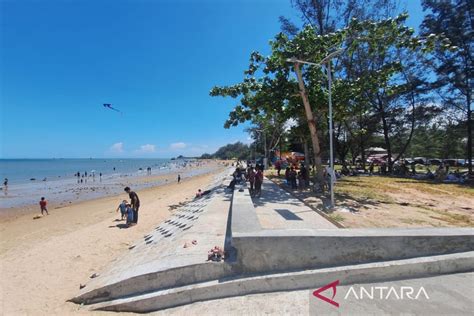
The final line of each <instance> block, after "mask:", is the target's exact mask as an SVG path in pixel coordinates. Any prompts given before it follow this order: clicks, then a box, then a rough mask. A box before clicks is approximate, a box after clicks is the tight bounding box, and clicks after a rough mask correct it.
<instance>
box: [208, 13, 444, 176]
mask: <svg viewBox="0 0 474 316" xmlns="http://www.w3.org/2000/svg"><path fill="white" fill-rule="evenodd" d="M406 18H407V15H400V16H398V17H396V18H394V19H386V20H382V21H378V22H373V21H358V20H356V19H353V20H352V21H351V22H350V24H349V25H348V26H347V27H346V28H344V29H340V30H338V31H335V32H332V33H330V34H325V35H318V34H317V32H316V31H315V30H314V29H313V28H312V27H311V26H310V25H308V26H306V27H305V28H304V29H302V30H301V31H299V32H298V33H297V34H296V35H294V36H291V37H290V36H288V35H286V34H284V33H279V34H278V35H277V36H276V37H275V39H274V40H273V41H272V42H271V48H272V53H271V55H270V56H268V57H264V56H262V55H261V54H259V53H258V52H254V53H252V55H251V58H250V65H249V68H248V70H246V71H245V72H244V74H245V78H244V80H243V82H241V83H238V84H235V85H232V86H225V87H214V88H213V89H212V90H211V92H210V94H211V96H224V97H226V96H230V97H232V98H236V99H237V98H240V104H239V105H237V106H236V107H235V108H234V110H233V111H231V113H230V114H229V119H228V120H227V121H226V123H225V127H230V126H235V125H238V124H239V123H243V122H245V121H251V120H254V119H258V118H261V117H268V116H273V115H277V116H280V118H297V117H301V115H302V113H303V115H304V113H305V114H306V118H307V125H308V128H309V130H310V136H311V140H312V144H313V153H314V161H315V164H316V169H317V174H318V178H319V179H318V180H319V181H320V183H321V182H323V181H322V165H321V150H320V141H319V138H320V136H319V133H320V131H318V129H317V126H324V124H325V123H324V121H326V120H327V119H326V118H325V113H327V93H328V91H327V89H326V88H325V87H326V86H327V84H326V74H325V73H324V72H323V71H322V69H321V68H320V67H306V66H304V67H300V65H299V64H298V63H297V64H289V63H288V62H287V60H288V59H291V58H293V57H296V58H297V59H298V60H306V61H320V60H322V59H323V58H324V57H325V56H327V55H328V54H329V53H330V52H331V51H332V50H333V49H334V47H344V49H345V50H346V53H345V54H346V55H347V56H348V58H353V56H357V55H360V56H365V55H368V56H369V57H370V58H369V59H367V62H366V65H367V66H368V67H367V68H361V69H359V73H360V76H358V77H354V76H351V77H348V76H347V75H345V73H346V72H345V69H344V68H341V67H339V68H338V67H337V66H336V67H333V69H335V71H336V72H339V73H338V76H337V77H338V78H339V82H337V81H336V82H335V83H336V85H335V90H334V92H335V93H334V99H335V100H337V99H339V100H344V99H348V98H353V99H356V100H358V101H359V103H355V105H357V104H360V103H362V102H365V103H367V104H369V105H371V109H373V110H374V112H375V114H376V115H378V117H379V118H380V119H381V121H382V123H383V126H384V135H385V136H386V137H385V138H386V142H389V133H390V131H391V126H392V121H393V122H394V121H395V119H394V118H395V117H396V115H397V114H399V113H401V112H400V111H399V110H397V111H395V110H394V108H396V109H399V108H400V107H401V106H402V99H401V98H405V99H406V98H408V99H411V100H412V101H413V102H412V104H413V106H414V104H415V103H414V102H415V101H416V100H414V99H413V95H414V94H413V93H414V91H415V90H414V89H415V88H418V87H419V86H420V85H421V83H420V81H419V80H416V78H412V76H411V75H412V74H411V73H408V72H407V71H405V70H406V69H405V68H404V67H403V65H402V63H401V61H400V60H398V59H397V58H395V57H396V56H400V54H401V53H403V54H408V53H409V52H417V53H419V54H422V53H423V52H424V51H427V50H428V49H429V48H430V47H432V46H433V45H434V41H436V40H437V38H436V37H430V38H428V39H423V40H422V39H420V38H418V37H416V36H414V35H413V30H411V29H409V28H408V27H406V26H404V25H403V23H404V21H405V20H406ZM362 67H363V66H362ZM293 69H294V70H295V71H296V74H297V77H298V79H299V80H298V81H296V80H295V79H294V78H293V77H292V76H291V73H292V70H293ZM305 84H306V87H309V88H306V87H305ZM301 101H303V102H301ZM301 103H303V106H302V105H301ZM394 105H397V106H396V107H394ZM413 106H412V113H413V115H414V114H415V111H414V109H413ZM390 107H392V108H390ZM313 113H314V115H312V114H313ZM326 117H327V116H326ZM412 125H413V123H412ZM388 144H389V145H390V143H388Z"/></svg>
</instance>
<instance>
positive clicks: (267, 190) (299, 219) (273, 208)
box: [252, 178, 337, 229]
mask: <svg viewBox="0 0 474 316" xmlns="http://www.w3.org/2000/svg"><path fill="white" fill-rule="evenodd" d="M252 201H253V204H254V206H255V210H256V212H257V216H258V219H259V221H260V225H261V226H262V228H263V229H306V228H307V229H335V228H337V227H336V226H335V225H334V224H332V223H331V222H329V221H328V220H326V219H325V218H324V217H322V216H321V215H319V214H318V213H317V212H315V211H314V210H312V209H311V208H309V207H308V206H306V205H305V204H304V203H303V202H301V201H300V200H298V199H296V198H294V197H293V196H292V195H291V194H290V193H288V192H286V191H285V190H283V189H282V188H280V187H279V186H278V185H276V184H275V183H273V182H272V181H270V180H268V179H267V178H265V179H264V180H263V186H262V196H261V197H260V198H256V197H254V198H253V199H252Z"/></svg>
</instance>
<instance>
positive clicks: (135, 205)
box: [123, 187, 140, 224]
mask: <svg viewBox="0 0 474 316" xmlns="http://www.w3.org/2000/svg"><path fill="white" fill-rule="evenodd" d="M123 190H124V191H125V192H127V193H128V196H129V197H130V201H131V202H130V204H131V205H132V209H133V223H134V224H136V223H138V209H139V208H140V199H139V198H138V195H137V194H136V193H135V192H134V191H131V190H130V188H129V187H125V189H123Z"/></svg>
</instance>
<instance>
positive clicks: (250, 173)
mask: <svg viewBox="0 0 474 316" xmlns="http://www.w3.org/2000/svg"><path fill="white" fill-rule="evenodd" d="M245 177H246V179H247V180H248V181H249V183H250V195H251V196H255V197H260V196H262V184H263V166H260V165H257V166H256V167H255V168H254V167H253V166H251V165H250V166H249V167H248V168H247V172H246V175H245Z"/></svg>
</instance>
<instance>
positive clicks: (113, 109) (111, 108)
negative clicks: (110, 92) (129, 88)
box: [104, 103, 122, 113]
mask: <svg viewBox="0 0 474 316" xmlns="http://www.w3.org/2000/svg"><path fill="white" fill-rule="evenodd" d="M104 108H107V109H110V110H112V111H115V112H119V113H122V112H121V111H120V110H118V109H116V108H114V107H112V104H110V103H104Z"/></svg>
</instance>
